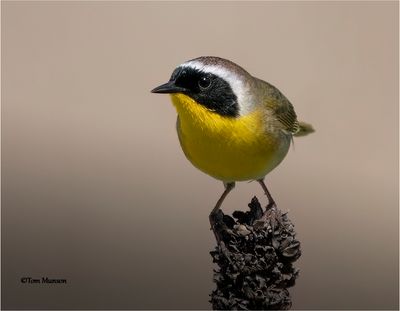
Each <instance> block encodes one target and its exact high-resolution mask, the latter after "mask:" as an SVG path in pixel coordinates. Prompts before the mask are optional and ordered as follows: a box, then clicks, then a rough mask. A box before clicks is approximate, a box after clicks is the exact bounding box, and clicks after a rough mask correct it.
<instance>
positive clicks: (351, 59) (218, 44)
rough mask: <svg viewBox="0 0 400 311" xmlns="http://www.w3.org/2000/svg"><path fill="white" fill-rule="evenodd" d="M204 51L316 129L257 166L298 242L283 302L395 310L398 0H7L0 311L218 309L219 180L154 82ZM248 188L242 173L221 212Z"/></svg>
mask: <svg viewBox="0 0 400 311" xmlns="http://www.w3.org/2000/svg"><path fill="white" fill-rule="evenodd" d="M201 55H217V56H220V57H224V58H228V59H231V60H232V61H234V62H236V63H238V64H240V65H241V66H243V67H244V68H246V69H247V70H248V71H249V72H250V73H252V74H253V75H255V76H257V77H260V78H262V79H265V80H267V81H269V82H270V83H272V84H274V85H276V86H277V87H278V88H279V89H280V90H281V91H282V92H283V93H284V94H285V95H286V96H287V97H288V98H289V99H290V100H291V101H292V103H293V104H294V106H295V108H296V111H297V114H298V116H299V119H301V120H304V121H307V122H310V123H312V124H313V125H314V127H315V128H316V130H317V131H316V133H314V134H313V135H310V136H308V137H304V138H299V139H296V140H295V147H294V148H291V151H290V153H289V155H288V156H287V158H286V159H285V160H284V162H283V163H282V164H281V165H280V166H279V167H278V168H277V169H276V170H275V171H273V172H272V173H271V174H270V175H269V176H268V177H267V184H268V185H269V188H270V190H271V192H272V194H273V196H274V198H275V200H276V201H277V203H278V205H279V207H280V208H281V209H283V210H289V216H290V217H291V219H292V220H293V221H294V222H295V224H296V229H297V232H298V238H299V239H300V240H301V242H302V249H303V256H302V257H301V259H300V260H299V261H298V263H297V267H299V268H300V269H301V275H300V278H299V279H298V282H297V285H296V287H295V288H293V289H291V293H292V296H293V302H294V304H293V308H295V309H396V308H398V248H399V240H398V219H399V217H398V115H399V114H398V4H397V3H396V2H394V1H393V2H379V3H374V2H354V3H351V2H279V3H278V2H254V3H251V2H203V3H196V2H191V3H188V2H146V3H144V2H118V3H115V2H114V3H113V2H69V3H62V2H58V3H57V2H43V3H40V2H8V1H3V2H2V255H3V256H2V300H3V309H8V308H10V309H11V308H13V309H18V308H29V309H34V308H39V309H46V308H47V309H49V308H50V309H57V308H66V309H74V308H75V309H76V308H77V309H85V308H91V309H137V308H140V309H149V308H151V309H157V308H163V309H171V308H172V309H182V308H184V309H208V308H210V305H209V303H208V298H209V297H208V295H209V293H210V292H211V290H212V288H214V285H213V283H212V269H213V264H212V262H211V257H210V255H209V251H210V250H211V249H212V248H213V247H214V237H213V235H212V233H211V231H210V230H209V223H208V214H209V212H210V210H211V208H212V207H213V206H214V204H215V201H216V200H217V198H218V197H219V195H220V193H221V191H222V190H223V188H222V184H221V183H220V182H218V181H216V180H213V179H212V178H211V177H208V176H206V175H204V174H203V173H201V172H199V171H197V170H196V169H195V168H193V167H192V166H191V164H190V163H189V162H188V161H187V160H186V159H185V157H184V155H183V153H182V151H181V149H180V147H179V143H178V139H177V136H176V133H175V118H176V113H175V111H174V109H173V106H172V105H171V104H170V102H169V98H168V97H167V96H160V95H155V94H151V93H150V90H151V89H152V88H153V87H155V86H157V85H159V84H161V83H163V82H166V81H167V80H168V79H169V76H170V74H171V72H172V70H173V69H174V68H175V66H177V65H179V64H180V63H182V62H184V61H186V60H188V59H191V58H194V57H197V56H201ZM253 195H258V196H259V197H260V199H262V200H263V202H266V199H265V198H264V196H263V195H262V192H261V189H260V187H259V186H258V185H257V184H256V183H239V184H238V185H237V187H236V189H235V191H234V192H233V193H232V194H231V195H230V196H229V197H228V199H227V200H226V201H225V203H224V206H223V209H224V210H225V211H228V212H232V211H234V210H236V209H242V210H243V209H245V208H246V206H247V203H248V202H249V201H250V199H251V197H252V196H253ZM25 276H30V277H39V278H40V277H42V276H47V277H51V278H65V279H67V282H68V284H67V285H48V286H47V285H43V284H42V285H27V284H22V283H21V282H20V278H21V277H25Z"/></svg>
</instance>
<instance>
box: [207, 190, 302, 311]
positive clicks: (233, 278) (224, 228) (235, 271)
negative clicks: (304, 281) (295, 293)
mask: <svg viewBox="0 0 400 311" xmlns="http://www.w3.org/2000/svg"><path fill="white" fill-rule="evenodd" d="M249 207H250V211H247V212H241V211H236V212H234V213H233V217H234V218H235V219H236V220H235V219H234V218H232V217H230V216H228V215H224V214H223V212H222V211H221V210H220V211H219V212H218V214H216V216H215V219H214V223H215V225H214V227H213V231H214V233H215V235H216V236H217V237H218V239H219V240H220V241H221V242H222V247H221V246H216V248H215V250H214V251H211V252H210V254H211V256H212V257H213V261H214V262H215V263H217V265H218V269H217V270H214V282H215V283H216V285H217V288H216V289H215V290H213V291H212V293H211V295H210V296H211V300H210V302H211V304H212V307H213V309H218V310H232V309H234V310H235V309H236V310H248V309H250V310H260V309H264V310H265V309H275V310H277V309H279V310H287V309H289V308H290V307H291V305H292V302H291V299H290V295H289V292H288V290H287V288H288V287H291V286H293V285H294V283H295V280H296V278H297V277H298V274H299V270H298V269H297V268H295V267H293V265H292V263H293V262H294V261H296V260H297V259H298V258H299V257H300V255H301V251H300V242H299V241H298V240H296V238H295V235H296V233H295V231H294V226H293V224H292V222H291V221H290V220H289V218H288V217H287V214H286V213H282V212H281V211H280V210H279V209H277V208H276V207H272V208H270V209H267V210H266V211H265V212H264V211H263V209H262V208H261V205H260V203H259V202H258V200H257V198H256V197H254V198H253V199H252V200H251V203H250V204H249Z"/></svg>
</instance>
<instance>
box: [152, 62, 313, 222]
mask: <svg viewBox="0 0 400 311" xmlns="http://www.w3.org/2000/svg"><path fill="white" fill-rule="evenodd" d="M151 92H152V93H160V94H169V95H170V97H171V100H172V103H173V105H174V106H175V108H176V111H177V120H176V130H177V133H178V138H179V142H180V145H181V148H182V150H183V153H184V154H185V156H186V158H187V159H188V160H189V161H190V162H191V163H192V164H193V166H195V167H196V168H198V169H199V170H200V171H202V172H204V173H206V174H208V175H210V176H212V177H214V178H215V179H217V180H220V181H222V182H223V185H224V191H223V193H222V194H221V196H220V198H219V199H218V201H217V202H216V204H215V206H214V208H213V209H212V211H211V213H210V215H209V219H210V222H211V226H213V219H214V218H215V215H216V213H217V212H218V210H219V209H220V207H221V205H222V203H223V201H224V200H225V198H226V197H227V195H228V194H229V192H231V190H232V189H233V188H234V187H235V184H236V182H240V181H253V180H255V181H258V183H259V184H260V185H261V187H262V189H263V191H264V193H265V195H266V196H267V198H268V205H267V208H271V207H273V206H276V203H275V201H274V199H273V198H272V196H271V194H270V192H269V190H268V188H267V186H266V185H265V182H264V179H265V176H266V175H267V174H268V173H269V172H271V171H272V170H273V169H274V168H275V167H277V166H278V165H279V164H280V163H281V162H282V160H283V159H284V158H285V156H286V155H287V153H288V150H289V147H290V145H291V143H292V141H293V137H294V136H304V135H307V134H309V133H312V132H314V128H313V127H312V125H310V124H308V123H305V122H300V121H298V120H297V115H296V112H295V110H294V108H293V105H292V104H291V103H290V101H289V100H288V99H287V98H286V97H285V96H284V95H283V94H282V93H281V92H280V91H279V90H278V89H277V88H276V87H275V86H273V85H272V84H270V83H268V82H266V81H263V80H261V79H259V78H256V77H254V76H252V75H251V74H250V73H248V72H247V71H246V70H245V69H243V68H242V67H240V66H239V65H237V64H236V63H234V62H232V61H230V60H227V59H224V58H220V57H216V56H201V57H197V58H195V59H191V60H188V61H186V62H184V63H182V64H180V65H179V66H177V67H176V68H175V69H174V71H173V72H172V75H171V76H170V79H169V81H168V82H167V83H164V84H162V85H160V86H158V87H156V88H154V89H153V90H151Z"/></svg>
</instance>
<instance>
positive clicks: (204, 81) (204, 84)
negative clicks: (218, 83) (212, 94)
mask: <svg viewBox="0 0 400 311" xmlns="http://www.w3.org/2000/svg"><path fill="white" fill-rule="evenodd" d="M198 83H199V86H200V88H201V89H207V88H209V87H210V85H211V78H210V77H207V76H204V77H201V78H200V79H199V82H198Z"/></svg>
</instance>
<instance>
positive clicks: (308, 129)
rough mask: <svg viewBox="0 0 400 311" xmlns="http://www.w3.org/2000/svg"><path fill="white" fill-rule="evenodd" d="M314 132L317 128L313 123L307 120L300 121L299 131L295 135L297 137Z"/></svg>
mask: <svg viewBox="0 0 400 311" xmlns="http://www.w3.org/2000/svg"><path fill="white" fill-rule="evenodd" d="M312 132H315V130H314V128H313V126H312V125H311V124H308V123H305V122H299V131H298V132H297V133H296V134H294V136H296V137H299V136H305V135H308V134H310V133H312Z"/></svg>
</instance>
